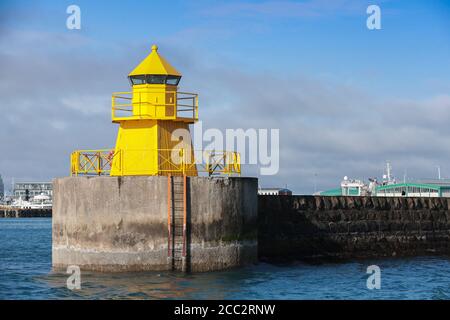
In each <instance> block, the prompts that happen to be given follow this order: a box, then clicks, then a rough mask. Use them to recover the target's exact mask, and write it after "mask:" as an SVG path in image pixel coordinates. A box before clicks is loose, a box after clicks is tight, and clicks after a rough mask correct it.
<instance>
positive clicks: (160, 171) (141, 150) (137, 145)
mask: <svg viewBox="0 0 450 320" xmlns="http://www.w3.org/2000/svg"><path fill="white" fill-rule="evenodd" d="M128 78H129V80H130V83H131V86H132V92H130V93H128V92H118V93H114V94H113V97H112V121H113V122H115V123H119V125H120V126H119V132H118V135H117V141H116V147H115V150H114V157H113V160H112V166H111V175H112V176H130V175H167V174H177V173H178V174H186V175H197V169H196V165H195V161H194V159H193V156H194V153H193V150H192V144H191V138H190V134H189V124H191V123H194V122H196V121H197V120H198V97H197V94H193V93H186V92H178V83H179V81H180V79H181V74H180V73H179V72H178V71H177V70H176V69H175V68H174V67H172V66H171V65H170V64H169V63H168V62H167V61H166V60H165V59H164V58H163V57H162V56H161V55H160V54H159V53H158V47H157V46H156V45H153V46H152V51H151V53H150V54H149V55H148V56H147V57H146V58H145V59H144V60H143V61H142V62H141V63H140V64H139V65H138V66H137V67H136V68H135V69H134V70H133V71H131V73H130V74H129V75H128ZM177 129H179V130H178V131H176V130H177ZM174 134H176V135H174ZM180 137H181V138H180Z"/></svg>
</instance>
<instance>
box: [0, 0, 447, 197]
mask: <svg viewBox="0 0 450 320" xmlns="http://www.w3.org/2000/svg"><path fill="white" fill-rule="evenodd" d="M70 4H76V5H78V6H79V7H80V8H81V21H82V22H81V30H68V29H67V28H66V24H65V23H66V18H67V16H68V14H66V8H67V6H68V5H70ZM369 4H377V5H379V6H380V8H381V21H382V29H381V30H368V29H367V28H366V19H367V16H368V15H367V14H366V8H367V6H368V5H369ZM449 40H450V1H401V0H400V1H351V0H348V1H346V0H335V1H321V0H305V1H170V2H167V1H137V0H134V1H127V2H126V3H125V2H124V1H92V0H90V1H58V2H55V1H8V0H6V1H2V2H0V54H1V55H0V57H4V59H3V65H2V68H1V69H0V70H3V71H0V90H1V91H0V93H2V96H3V97H4V98H3V101H2V100H1V99H0V108H1V110H2V113H5V112H7V113H8V114H9V118H5V119H2V120H1V121H5V123H3V126H2V127H3V129H0V135H1V136H0V143H1V144H2V146H3V147H2V148H1V149H0V174H2V175H3V176H4V177H5V178H6V179H5V180H7V183H8V180H10V179H11V178H12V177H15V178H16V179H51V178H53V177H55V176H62V175H66V174H67V168H66V167H68V164H67V163H66V162H67V154H68V153H70V150H71V149H77V148H78V146H79V145H83V147H84V144H88V143H92V144H93V145H92V147H103V146H105V145H111V144H113V141H114V135H115V130H116V128H115V127H114V126H113V125H112V124H110V123H109V108H108V107H107V104H108V103H109V102H108V99H109V98H110V93H111V92H113V91H118V90H122V89H126V88H127V87H126V86H127V85H128V84H127V82H126V81H125V80H126V79H125V76H126V74H127V73H128V72H129V71H130V70H131V69H132V68H133V67H134V66H135V65H136V64H137V63H138V62H139V61H140V59H142V58H144V57H145V56H146V54H147V53H148V50H149V48H150V46H151V44H152V43H158V45H159V47H160V52H161V53H162V54H163V55H164V56H165V57H167V59H168V60H169V61H171V62H173V64H174V65H175V66H176V67H177V68H178V69H179V70H180V71H181V72H182V73H183V75H184V79H183V83H182V86H185V87H186V88H188V89H190V90H191V91H197V92H199V93H200V97H201V100H200V101H201V102H202V101H203V104H202V105H201V108H202V109H200V111H201V113H200V115H201V117H202V118H203V120H204V121H205V122H206V123H208V125H209V126H211V127H216V126H217V127H222V126H223V127H227V128H234V127H244V128H245V127H256V128H280V129H281V132H280V135H281V146H280V148H281V152H282V159H281V170H280V174H279V175H278V176H277V177H263V178H262V180H261V181H262V184H263V185H266V186H267V185H273V184H278V185H285V184H288V185H289V186H291V187H292V188H293V189H294V190H295V191H297V192H299V193H309V192H312V191H313V190H312V189H311V188H312V187H311V186H312V184H313V182H312V179H316V180H317V184H318V188H319V189H327V188H330V187H334V186H335V185H337V184H338V183H339V181H340V179H341V178H342V176H344V175H348V176H353V177H359V178H367V177H370V176H374V175H378V176H380V174H381V170H382V167H383V162H384V160H386V159H389V160H391V162H392V163H393V166H394V170H395V169H396V168H397V174H398V176H402V175H403V171H404V170H407V171H408V173H409V174H411V175H413V176H412V178H422V177H429V176H432V175H434V174H435V173H434V169H431V168H434V167H435V166H436V165H441V166H442V172H443V174H444V175H447V176H450V165H449V166H448V167H446V162H448V156H450V153H449V151H447V150H448V149H449V150H450V144H449V142H447V141H450V132H449V130H448V129H446V126H447V123H446V121H443V120H448V118H446V117H447V116H448V115H449V111H448V108H450V105H449V101H450V98H449V94H450V77H449V75H450V41H449ZM33 61H34V62H33ZM0 64H2V62H1V61H0ZM22 72H25V73H28V72H29V73H30V74H32V76H30V77H31V79H34V80H35V81H38V82H39V79H42V78H43V79H46V80H48V81H47V82H44V81H43V82H42V83H39V85H37V86H36V87H35V88H33V89H32V90H24V89H23V88H22V89H20V85H19V83H20V79H21V77H22V78H23V73H22ZM43 73H44V74H43ZM61 74H65V75H66V76H64V77H63V76H61ZM16 78H17V79H16ZM242 81H245V83H243V82H242ZM261 92H263V93H264V94H263V95H261ZM51 96H53V98H52V97H51ZM262 96H263V98H264V99H262ZM275 97H276V99H275ZM33 103H34V104H35V108H37V109H39V108H40V109H39V110H41V111H40V112H41V113H42V117H35V118H34V121H35V123H36V124H35V126H36V128H35V129H33V128H32V126H31V125H30V126H29V127H27V126H26V125H25V124H23V123H20V122H18V121H17V119H19V118H20V117H21V116H23V115H25V114H26V112H28V111H27V110H31V109H29V108H31V106H30V105H33ZM94 104H95V106H94ZM103 106H105V108H104V109H102V107H103ZM75 110H76V111H77V112H74V111H75ZM92 110H93V111H92ZM224 110H227V112H226V113H225V112H224ZM230 110H231V111H232V112H230ZM224 114H228V115H230V117H229V119H228V118H227V117H224ZM272 114H276V116H272ZM244 119H245V121H244ZM249 119H250V120H249ZM48 121H51V122H50V125H49V123H47V122H48ZM99 122H104V123H102V124H98V123H99ZM52 126H53V127H54V129H51V130H50V129H48V130H47V128H52ZM84 126H86V128H88V127H89V128H91V129H90V130H86V129H83V128H84ZM92 127H95V129H94V128H92ZM27 128H28V129H27ZM1 130H3V131H1ZM6 130H8V131H6ZM33 130H35V131H33ZM55 130H56V131H55ZM58 130H59V131H58ZM8 136H16V137H17V140H16V141H14V139H10V138H7V137H8ZM55 136H57V137H58V139H56V138H55ZM33 137H36V138H39V139H40V140H42V141H49V139H50V140H51V141H52V146H48V144H46V143H44V142H42V144H41V145H39V146H40V149H39V148H37V147H36V146H35V144H34V145H33V143H32V142H31V141H32V140H31V139H32V138H33ZM349 137H350V138H349ZM352 137H354V138H352ZM430 140H431V141H430ZM403 142H406V143H403ZM18 144H21V148H19V147H18V146H17V145H18ZM86 147H87V146H86ZM24 149H25V151H24ZM2 150H3V152H2ZM26 150H34V151H33V154H35V152H42V153H45V154H46V155H47V156H39V157H37V158H36V159H34V160H33V161H31V160H30V161H27V160H25V159H29V154H28V153H27V151H26ZM39 150H40V151H39ZM28 152H31V151H28ZM57 153H59V154H61V156H57V155H55V154H57ZM49 154H52V156H48V155H49ZM18 163H20V164H21V167H20V169H19V168H18V167H17V164H18ZM49 164H50V165H49ZM37 168H39V169H37ZM250 172H253V171H250ZM446 172H447V173H446ZM315 175H316V176H317V177H316V178H314V176H315Z"/></svg>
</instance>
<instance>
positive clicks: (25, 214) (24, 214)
mask: <svg viewBox="0 0 450 320" xmlns="http://www.w3.org/2000/svg"><path fill="white" fill-rule="evenodd" d="M51 216H52V210H51V209H19V208H11V207H7V206H0V218H51Z"/></svg>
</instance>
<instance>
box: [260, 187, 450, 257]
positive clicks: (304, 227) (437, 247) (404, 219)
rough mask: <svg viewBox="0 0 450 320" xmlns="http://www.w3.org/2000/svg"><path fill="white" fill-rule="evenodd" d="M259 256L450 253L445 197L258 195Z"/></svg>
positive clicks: (449, 218) (448, 210)
mask: <svg viewBox="0 0 450 320" xmlns="http://www.w3.org/2000/svg"><path fill="white" fill-rule="evenodd" d="M258 202H259V203H258V208H259V210H258V255H259V257H260V259H261V260H269V261H275V260H281V261H286V260H291V261H292V260H317V259H319V260H320V259H326V260H328V259H338V260H340V259H353V258H379V257H392V256H416V255H429V254H433V255H437V254H442V255H448V254H450V199H447V198H384V197H324V196H259V197H258Z"/></svg>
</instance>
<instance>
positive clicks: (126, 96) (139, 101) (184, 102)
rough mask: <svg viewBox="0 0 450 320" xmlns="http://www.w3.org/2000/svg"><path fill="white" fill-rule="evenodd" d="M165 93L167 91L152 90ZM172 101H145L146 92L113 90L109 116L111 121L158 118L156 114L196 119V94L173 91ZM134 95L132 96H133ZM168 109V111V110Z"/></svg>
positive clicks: (169, 117) (189, 120) (165, 116)
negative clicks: (174, 97)
mask: <svg viewBox="0 0 450 320" xmlns="http://www.w3.org/2000/svg"><path fill="white" fill-rule="evenodd" d="M152 93H153V94H158V93H161V94H166V93H168V92H166V91H161V92H152ZM173 94H174V95H175V96H176V99H175V101H174V103H152V102H149V101H146V99H145V98H142V97H145V95H147V93H139V92H137V93H133V92H114V93H113V94H112V99H111V105H112V108H111V116H112V120H113V121H120V120H129V119H133V118H137V119H159V118H161V117H158V114H164V116H163V118H164V119H171V120H175V119H176V120H181V121H188V122H191V121H197V120H198V94H196V93H191V92H178V91H174V92H173ZM133 95H134V97H133ZM168 110H170V112H168Z"/></svg>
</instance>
